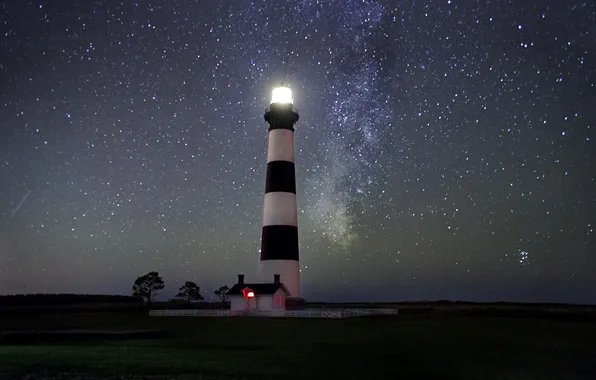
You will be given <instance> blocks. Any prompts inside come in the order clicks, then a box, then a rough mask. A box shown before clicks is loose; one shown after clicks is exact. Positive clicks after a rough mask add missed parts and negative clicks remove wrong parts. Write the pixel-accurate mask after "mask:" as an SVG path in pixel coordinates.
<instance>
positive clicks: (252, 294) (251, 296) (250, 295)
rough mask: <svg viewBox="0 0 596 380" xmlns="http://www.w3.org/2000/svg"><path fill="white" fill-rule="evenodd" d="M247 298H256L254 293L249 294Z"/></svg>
mask: <svg viewBox="0 0 596 380" xmlns="http://www.w3.org/2000/svg"><path fill="white" fill-rule="evenodd" d="M246 296H247V297H248V298H253V297H254V296H255V294H254V293H253V292H248V294H247V295H246Z"/></svg>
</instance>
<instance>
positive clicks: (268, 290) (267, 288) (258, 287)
mask: <svg viewBox="0 0 596 380" xmlns="http://www.w3.org/2000/svg"><path fill="white" fill-rule="evenodd" d="M246 288H249V289H250V290H252V291H253V292H254V293H255V295H261V294H275V292H277V291H278V290H279V289H280V288H281V289H282V290H283V291H284V293H286V294H288V295H289V294H290V292H288V290H287V289H286V287H285V286H284V284H281V283H274V282H272V283H261V284H235V285H234V286H232V288H231V289H230V290H228V293H227V294H228V295H241V294H242V290H243V289H246Z"/></svg>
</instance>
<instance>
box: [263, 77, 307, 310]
mask: <svg viewBox="0 0 596 380" xmlns="http://www.w3.org/2000/svg"><path fill="white" fill-rule="evenodd" d="M293 103H294V100H293V98H292V90H290V89H289V88H288V87H285V86H283V85H282V86H280V87H277V88H275V89H273V92H272V96H271V104H270V105H269V108H267V110H266V111H265V121H266V122H267V123H268V124H269V133H268V135H269V141H268V151H267V177H266V180H265V199H264V208H263V229H262V235H261V260H260V269H259V277H260V278H261V279H266V280H270V279H271V278H274V276H276V275H279V278H280V281H281V283H283V285H284V286H285V287H286V289H287V290H288V292H289V293H290V295H289V299H290V298H291V299H295V300H299V299H301V296H300V263H299V254H298V211H297V204H296V172H295V165H294V124H295V123H296V122H297V121H298V112H297V111H296V110H295V109H294V104H293Z"/></svg>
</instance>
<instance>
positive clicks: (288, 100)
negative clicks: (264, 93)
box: [271, 87, 294, 104]
mask: <svg viewBox="0 0 596 380" xmlns="http://www.w3.org/2000/svg"><path fill="white" fill-rule="evenodd" d="M273 103H279V104H294V99H292V90H290V89H289V88H288V87H276V88H274V89H273V93H272V94H271V104H273Z"/></svg>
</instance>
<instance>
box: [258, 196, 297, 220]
mask: <svg viewBox="0 0 596 380" xmlns="http://www.w3.org/2000/svg"><path fill="white" fill-rule="evenodd" d="M296 210H297V207H296V194H293V193H286V192H273V193H267V194H265V207H264V211H263V226H275V225H283V226H298V213H297V211H296Z"/></svg>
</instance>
